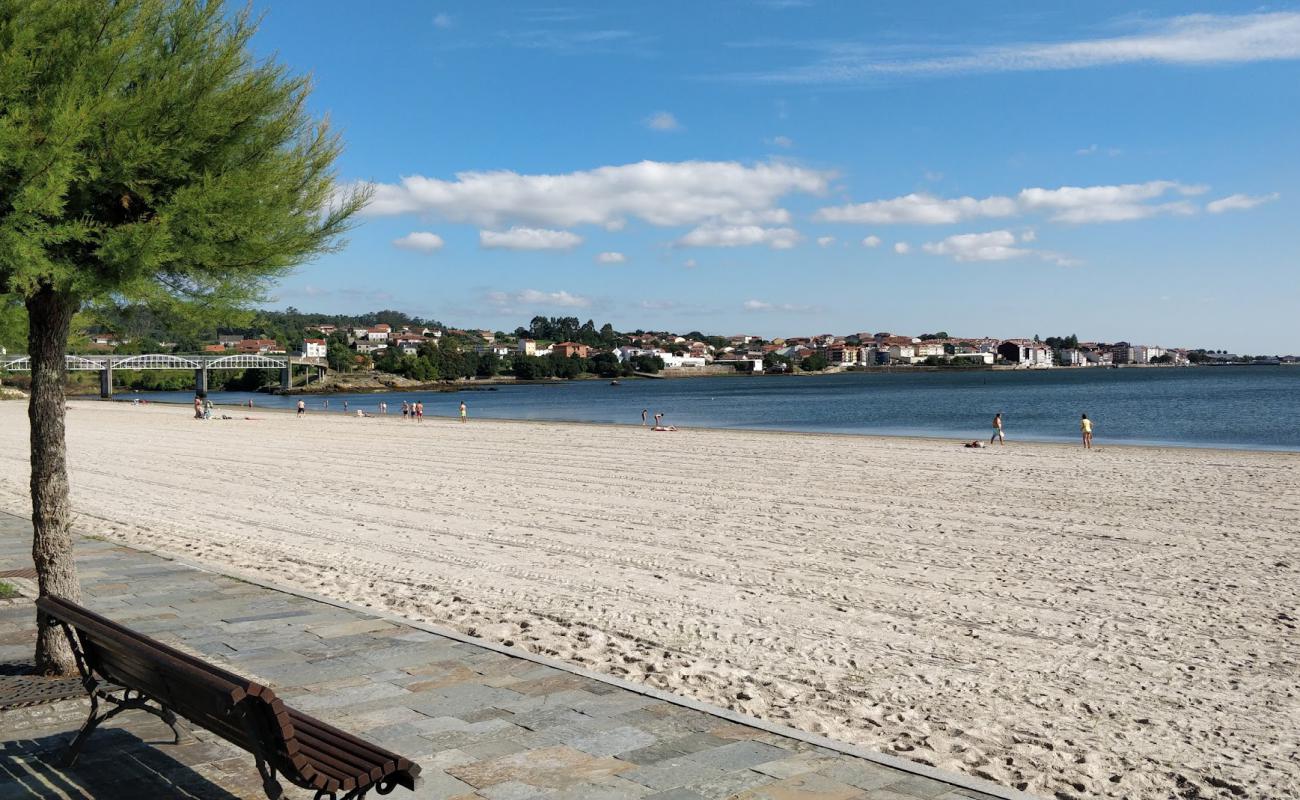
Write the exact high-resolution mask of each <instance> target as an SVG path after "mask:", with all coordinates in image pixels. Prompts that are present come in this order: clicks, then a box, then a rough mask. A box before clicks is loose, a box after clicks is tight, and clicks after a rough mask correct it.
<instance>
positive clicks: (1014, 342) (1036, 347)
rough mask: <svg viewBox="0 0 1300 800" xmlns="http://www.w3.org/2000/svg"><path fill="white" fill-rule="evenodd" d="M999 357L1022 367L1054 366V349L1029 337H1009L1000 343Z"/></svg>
mask: <svg viewBox="0 0 1300 800" xmlns="http://www.w3.org/2000/svg"><path fill="white" fill-rule="evenodd" d="M998 357H999V358H1001V359H1003V360H1004V361H1006V362H1008V363H1010V364H1015V365H1017V366H1021V367H1050V366H1052V349H1051V348H1050V347H1048V346H1047V345H1045V344H1042V343H1041V342H1035V341H1031V340H1029V339H1008V340H1006V341H1005V342H1003V343H1002V344H1000V345H998Z"/></svg>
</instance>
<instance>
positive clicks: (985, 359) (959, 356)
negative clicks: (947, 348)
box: [947, 353, 994, 366]
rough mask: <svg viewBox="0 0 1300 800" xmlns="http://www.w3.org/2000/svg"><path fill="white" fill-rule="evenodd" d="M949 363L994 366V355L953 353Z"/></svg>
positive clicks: (949, 357)
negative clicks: (971, 362) (973, 363)
mask: <svg viewBox="0 0 1300 800" xmlns="http://www.w3.org/2000/svg"><path fill="white" fill-rule="evenodd" d="M947 358H948V360H949V361H954V362H955V361H961V362H969V361H973V362H975V363H976V364H984V365H986V366H992V364H993V359H994V355H993V354H992V353H953V354H952V355H950V356H948V357H947Z"/></svg>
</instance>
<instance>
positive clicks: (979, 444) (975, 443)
mask: <svg viewBox="0 0 1300 800" xmlns="http://www.w3.org/2000/svg"><path fill="white" fill-rule="evenodd" d="M984 446H985V445H984V443H983V442H981V441H979V440H978V439H977V440H975V441H973V442H967V443H966V444H964V445H962V447H984Z"/></svg>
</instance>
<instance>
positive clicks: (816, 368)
mask: <svg viewBox="0 0 1300 800" xmlns="http://www.w3.org/2000/svg"><path fill="white" fill-rule="evenodd" d="M829 366H830V362H829V361H827V360H826V356H824V355H822V354H821V353H813V354H812V355H810V356H808V357H807V358H805V359H804V360H803V361H800V362H799V369H801V370H803V371H804V372H821V371H822V370H824V369H826V368H827V367H829Z"/></svg>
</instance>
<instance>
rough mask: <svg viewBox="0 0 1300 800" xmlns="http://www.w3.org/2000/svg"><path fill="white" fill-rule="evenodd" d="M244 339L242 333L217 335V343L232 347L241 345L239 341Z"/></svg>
mask: <svg viewBox="0 0 1300 800" xmlns="http://www.w3.org/2000/svg"><path fill="white" fill-rule="evenodd" d="M243 340H244V335H243V334H242V333H221V334H218V335H217V344H219V345H221V346H222V347H226V348H230V349H234V348H236V347H239V343H240V342H242V341H243Z"/></svg>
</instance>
